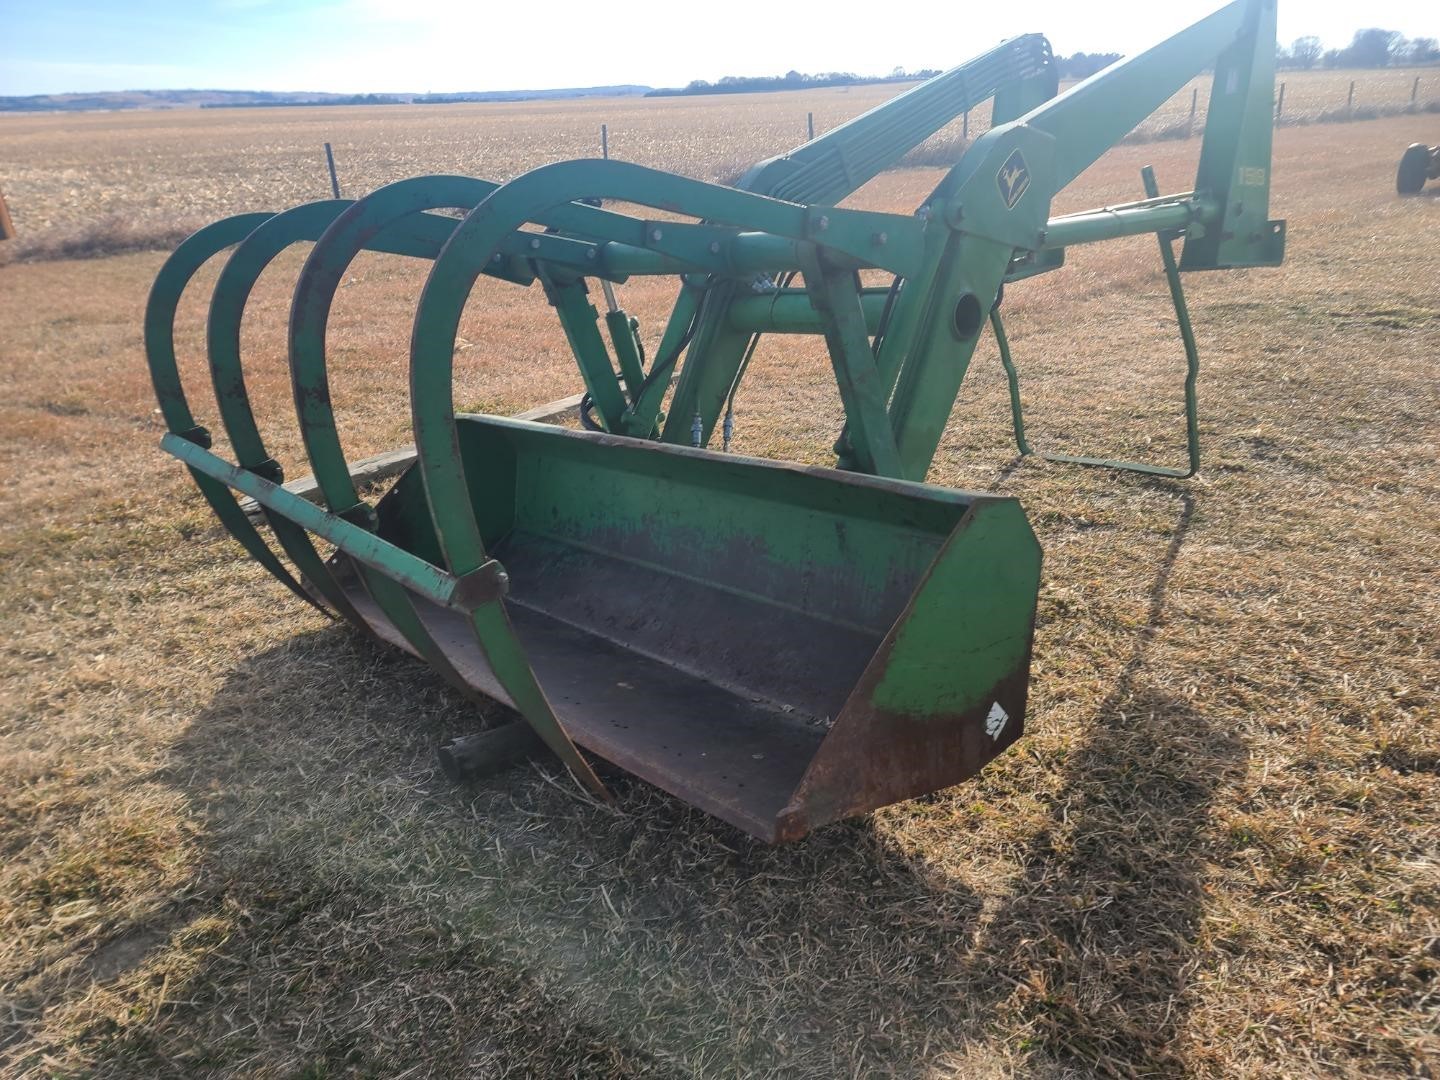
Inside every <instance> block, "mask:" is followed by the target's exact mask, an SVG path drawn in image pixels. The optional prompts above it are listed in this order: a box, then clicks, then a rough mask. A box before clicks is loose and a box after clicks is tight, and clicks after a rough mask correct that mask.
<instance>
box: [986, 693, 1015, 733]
mask: <svg viewBox="0 0 1440 1080" xmlns="http://www.w3.org/2000/svg"><path fill="white" fill-rule="evenodd" d="M1009 722H1010V714H1009V713H1007V712H1006V711H1005V710H1004V709H1002V708H1001V707H1000V703H999V702H998V701H997V702H995V704H994V705H991V706H990V715H989V716H987V717H985V734H986V735H989V736H990V738H992V739H998V738H1000V732H1002V731H1004V730H1005V725H1006V724H1008V723H1009Z"/></svg>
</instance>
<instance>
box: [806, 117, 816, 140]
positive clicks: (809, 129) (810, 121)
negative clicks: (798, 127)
mask: <svg viewBox="0 0 1440 1080" xmlns="http://www.w3.org/2000/svg"><path fill="white" fill-rule="evenodd" d="M805 133H806V135H807V136H809V138H810V139H811V140H812V141H813V140H814V138H815V114H814V113H813V112H807V113H806V114H805Z"/></svg>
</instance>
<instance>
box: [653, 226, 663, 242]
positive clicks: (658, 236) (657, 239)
mask: <svg viewBox="0 0 1440 1080" xmlns="http://www.w3.org/2000/svg"><path fill="white" fill-rule="evenodd" d="M664 235H665V234H664V233H663V232H661V231H660V230H659V229H651V230H650V239H651V240H653V241H654V242H656V243H659V242H660V239H661V237H663V236H664Z"/></svg>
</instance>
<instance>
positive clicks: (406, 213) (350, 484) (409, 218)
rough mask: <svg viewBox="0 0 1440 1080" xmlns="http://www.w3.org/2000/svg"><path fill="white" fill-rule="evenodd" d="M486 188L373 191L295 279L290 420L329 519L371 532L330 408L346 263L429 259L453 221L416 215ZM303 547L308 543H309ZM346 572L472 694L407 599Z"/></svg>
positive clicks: (461, 181) (392, 585)
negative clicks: (329, 357) (329, 350)
mask: <svg viewBox="0 0 1440 1080" xmlns="http://www.w3.org/2000/svg"><path fill="white" fill-rule="evenodd" d="M493 188H494V185H493V184H490V183H487V182H485V181H481V180H472V179H468V178H465V177H418V178H415V179H412V180H403V181H400V182H399V183H397V184H392V185H390V186H388V187H384V188H381V189H380V190H378V191H376V192H374V193H372V194H371V195H369V196H366V197H365V198H363V199H361V200H359V201H358V202H356V203H354V204H353V205H348V206H347V207H346V208H344V210H343V212H342V213H336V214H332V215H330V218H329V220H328V221H326V222H325V223H324V228H323V235H320V236H319V237H318V242H317V243H316V245H315V247H314V249H313V250H312V251H311V252H310V256H309V258H308V259H306V262H305V266H304V268H303V269H302V270H301V272H300V277H299V280H298V281H297V282H296V286H295V298H294V302H293V305H292V307H291V311H290V375H291V384H292V387H293V390H294V396H295V409H296V414H297V416H298V417H299V420H300V431H301V435H302V437H303V439H304V441H305V447H306V451H307V453H308V454H309V457H310V464H311V467H312V468H313V469H314V472H315V479H316V482H317V484H318V487H319V490H320V494H321V497H322V498H323V499H324V501H325V504H326V505H327V506H328V507H329V508H330V510H331V512H333V513H335V514H338V515H339V516H340V517H343V518H345V519H346V520H348V521H350V522H352V523H354V524H357V525H361V526H363V527H366V528H372V529H373V527H374V525H375V518H374V513H373V510H372V508H371V507H370V506H369V505H368V504H367V503H365V502H364V501H363V500H362V499H361V498H360V494H359V492H358V491H357V490H356V489H355V484H354V481H353V480H352V479H351V477H350V468H349V464H348V462H347V461H346V459H345V454H344V450H343V449H342V447H341V445H340V439H339V434H338V432H337V430H336V426H335V414H334V411H333V409H332V408H331V405H330V386H329V376H328V370H327V365H326V354H325V331H326V327H327V324H328V322H329V317H330V309H331V305H332V304H333V302H334V297H335V290H336V289H337V288H338V287H339V284H340V282H341V280H342V279H343V278H344V275H345V271H346V269H347V268H348V267H349V266H350V264H351V262H353V261H354V259H355V257H356V256H357V255H358V254H359V253H360V252H361V251H364V250H367V249H371V250H388V251H392V252H398V253H403V254H408V255H417V256H427V257H430V258H434V257H435V256H436V255H437V254H439V252H440V249H441V247H442V245H443V243H444V241H445V239H446V238H447V237H448V236H449V235H450V232H451V231H452V230H453V229H454V228H455V226H456V224H457V223H456V222H455V221H454V220H453V219H451V218H445V217H439V216H436V215H426V214H424V211H426V210H435V209H440V208H454V209H466V208H468V207H470V206H472V205H474V203H475V202H478V201H479V200H480V199H482V198H484V197H485V195H486V194H488V193H489V192H490V191H491V190H492V189H493ZM292 527H293V526H292ZM305 542H306V543H307V545H308V543H309V541H308V540H306V541H305ZM351 565H352V566H353V568H354V570H355V573H356V576H357V577H358V578H359V579H360V581H361V583H362V584H363V585H364V586H365V589H366V591H367V592H368V593H369V595H370V598H371V599H372V600H373V601H374V603H375V605H376V607H378V608H379V609H380V611H381V613H382V614H383V615H384V617H385V619H386V620H388V623H389V626H390V627H391V628H393V629H394V631H395V632H397V633H398V634H399V636H400V638H401V639H402V641H401V643H402V644H405V645H408V646H409V648H410V649H411V651H413V652H415V653H416V654H417V655H419V656H420V657H421V658H422V659H424V660H425V661H426V662H427V663H429V664H430V666H431V667H433V668H435V670H436V671H437V672H438V673H439V674H440V675H441V676H442V677H443V678H445V680H446V681H447V682H449V683H450V684H451V685H452V686H454V687H455V688H456V689H457V690H459V691H461V692H462V693H464V694H466V695H467V696H476V691H475V690H474V688H473V687H472V686H471V685H470V684H469V683H468V682H466V680H465V679H464V678H463V677H462V676H461V675H460V673H459V672H457V671H456V670H455V668H454V666H453V665H452V664H451V662H450V658H449V657H448V656H447V655H446V653H445V650H444V649H443V648H442V647H441V646H440V644H439V643H438V642H437V641H436V640H435V638H434V637H433V636H432V635H431V633H430V631H429V629H428V628H427V627H426V625H425V623H424V622H423V621H422V620H421V618H420V616H419V614H418V613H417V612H416V610H415V604H414V601H413V599H412V598H411V595H410V593H409V592H408V591H407V590H406V589H405V588H404V587H403V586H401V585H399V584H398V583H397V582H395V581H394V580H392V579H391V578H389V577H387V576H386V575H385V574H383V573H380V572H378V571H375V570H373V569H371V568H370V567H367V566H365V565H363V564H361V563H355V562H353V561H352V563H351ZM332 587H333V589H334V590H335V591H336V592H338V593H340V596H341V600H342V602H343V603H344V605H345V609H346V610H347V611H349V612H351V613H353V619H354V620H355V621H358V622H360V624H361V625H362V626H364V627H365V628H366V629H367V630H370V631H372V632H374V631H375V629H376V628H375V627H372V626H371V624H370V623H369V621H368V620H366V619H365V618H364V616H363V615H361V614H360V613H359V612H357V611H355V609H354V607H353V605H352V604H351V602H350V600H349V599H348V598H347V597H346V596H345V594H344V591H343V590H342V589H341V587H340V586H339V585H338V584H333V586H332ZM328 595H329V593H328V592H327V596H328ZM384 625H385V624H384V623H381V626H382V627H383V626H384ZM382 632H383V631H382Z"/></svg>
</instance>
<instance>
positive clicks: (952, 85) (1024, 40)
mask: <svg viewBox="0 0 1440 1080" xmlns="http://www.w3.org/2000/svg"><path fill="white" fill-rule="evenodd" d="M1058 89H1059V79H1058V74H1057V69H1056V67H1055V63H1054V59H1053V57H1052V55H1051V51H1050V43H1049V42H1048V41H1046V40H1045V38H1044V36H1042V35H1040V34H1026V35H1024V36H1023V37H1017V38H1011V39H1010V40H1009V41H1006V42H1003V43H1002V44H1000V45H997V46H996V47H995V48H993V49H991V50H990V51H989V52H987V53H982V54H981V55H980V56H977V57H975V58H974V59H973V60H969V61H967V62H965V63H963V64H960V65H959V66H957V67H953V68H951V69H950V70H949V71H946V72H943V73H941V74H939V75H936V76H935V77H934V78H932V79H929V80H927V81H925V82H923V83H921V84H920V85H919V86H916V87H914V88H913V89H910V90H907V91H906V92H905V93H903V94H899V95H897V96H896V97H893V98H891V99H890V100H889V101H887V102H885V103H884V104H883V105H877V106H876V107H875V108H873V109H871V110H870V111H869V112H866V113H862V114H861V115H860V116H857V117H855V118H854V119H853V120H848V121H846V122H845V123H843V124H841V125H839V126H838V127H835V128H832V129H831V130H830V131H827V132H826V133H825V134H823V135H820V136H818V137H817V138H814V139H812V140H810V141H809V142H807V143H805V144H804V145H802V146H799V147H796V148H795V149H794V150H791V151H790V152H789V153H786V154H783V155H781V156H779V157H773V158H770V159H769V160H767V161H762V162H760V163H759V164H758V165H755V166H754V167H752V168H751V169H750V170H749V171H747V172H746V173H745V175H744V176H742V177H741V178H740V182H739V183H738V184H737V185H736V186H737V187H739V188H741V189H743V190H745V191H754V192H757V193H759V194H761V195H770V196H772V197H774V198H777V199H785V200H786V201H788V202H798V203H810V204H812V205H824V206H832V205H834V204H835V203H837V202H839V201H840V200H841V199H843V198H845V196H847V195H849V194H851V193H852V192H855V191H858V190H859V189H860V188H861V187H863V186H864V185H865V184H866V183H868V182H869V181H871V180H873V179H874V178H875V177H876V176H878V175H879V174H880V173H881V172H883V171H884V170H886V169H888V168H890V167H891V166H893V165H895V164H896V163H898V162H899V161H900V159H901V158H903V157H904V156H905V155H906V154H907V153H909V152H910V151H911V150H913V149H914V148H915V147H917V146H919V145H920V144H921V143H922V142H924V141H925V140H926V139H928V138H929V137H930V136H931V135H934V134H935V133H936V132H937V131H939V130H940V129H941V128H943V127H944V126H945V125H946V124H948V123H950V122H951V121H952V120H955V119H957V118H959V117H960V116H962V115H963V114H965V113H967V112H969V111H970V110H971V109H974V108H977V107H979V106H980V105H982V104H983V103H984V102H986V101H988V100H989V99H990V98H992V97H993V98H996V108H997V110H998V112H999V113H1001V114H1003V115H1005V116H1006V118H1013V117H1014V116H1017V115H1019V112H1021V111H1024V108H1028V107H1031V106H1033V105H1034V104H1038V103H1039V102H1040V101H1044V100H1046V99H1048V98H1052V97H1054V96H1055V94H1056V92H1057V91H1058ZM1016 110H1018V111H1016Z"/></svg>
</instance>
